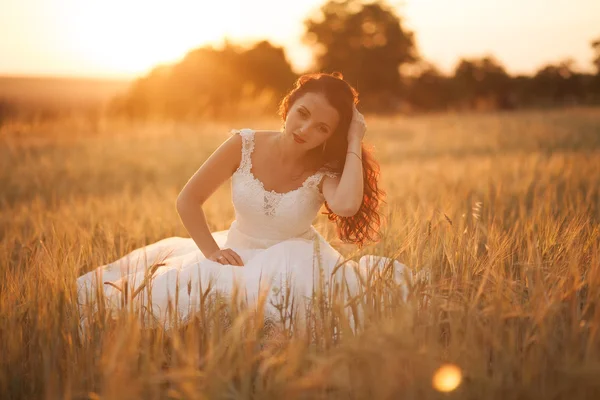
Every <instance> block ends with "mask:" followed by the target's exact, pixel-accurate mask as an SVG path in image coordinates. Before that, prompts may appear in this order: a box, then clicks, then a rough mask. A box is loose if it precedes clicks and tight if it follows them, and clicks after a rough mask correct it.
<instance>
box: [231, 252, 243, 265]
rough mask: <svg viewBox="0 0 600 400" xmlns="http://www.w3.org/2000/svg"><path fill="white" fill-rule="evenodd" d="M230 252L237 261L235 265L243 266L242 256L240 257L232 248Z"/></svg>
mask: <svg viewBox="0 0 600 400" xmlns="http://www.w3.org/2000/svg"><path fill="white" fill-rule="evenodd" d="M231 252H232V253H233V257H234V258H235V261H237V264H236V265H238V266H240V267H243V266H244V261H243V260H242V257H240V255H239V254H238V253H236V252H235V251H233V250H231Z"/></svg>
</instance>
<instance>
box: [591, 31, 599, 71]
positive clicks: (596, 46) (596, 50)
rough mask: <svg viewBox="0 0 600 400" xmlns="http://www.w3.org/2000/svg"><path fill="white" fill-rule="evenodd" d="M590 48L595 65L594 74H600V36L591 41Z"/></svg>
mask: <svg viewBox="0 0 600 400" xmlns="http://www.w3.org/2000/svg"><path fill="white" fill-rule="evenodd" d="M592 49H593V50H594V53H595V54H594V59H593V61H592V62H593V64H594V66H595V67H596V74H597V75H600V38H598V39H596V40H594V41H593V42H592Z"/></svg>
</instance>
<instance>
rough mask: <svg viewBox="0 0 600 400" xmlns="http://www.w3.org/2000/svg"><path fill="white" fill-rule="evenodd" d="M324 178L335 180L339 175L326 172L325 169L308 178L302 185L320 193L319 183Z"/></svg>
mask: <svg viewBox="0 0 600 400" xmlns="http://www.w3.org/2000/svg"><path fill="white" fill-rule="evenodd" d="M325 176H329V177H330V178H337V177H338V176H339V174H337V173H335V172H331V171H328V170H326V169H320V170H319V171H317V172H316V173H315V174H314V175H312V176H310V177H309V178H308V179H307V180H306V182H305V183H304V186H306V187H312V188H314V189H317V190H319V191H320V186H321V181H322V180H323V178H324V177H325Z"/></svg>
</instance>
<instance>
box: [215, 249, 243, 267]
mask: <svg viewBox="0 0 600 400" xmlns="http://www.w3.org/2000/svg"><path fill="white" fill-rule="evenodd" d="M208 259H209V260H211V261H214V262H218V263H219V264H223V265H235V266H238V267H243V266H244V262H243V261H242V257H240V256H239V254H238V253H236V252H235V251H233V250H231V249H220V250H217V251H215V252H214V253H212V254H211V255H210V256H208Z"/></svg>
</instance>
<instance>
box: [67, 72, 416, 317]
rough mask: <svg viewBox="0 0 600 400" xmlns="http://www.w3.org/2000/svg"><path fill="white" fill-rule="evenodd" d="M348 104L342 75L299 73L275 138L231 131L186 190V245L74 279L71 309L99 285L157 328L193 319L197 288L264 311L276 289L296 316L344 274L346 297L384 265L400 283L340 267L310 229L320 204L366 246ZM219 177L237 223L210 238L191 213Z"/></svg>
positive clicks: (366, 171) (147, 250) (170, 244)
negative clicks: (228, 190) (385, 273)
mask: <svg viewBox="0 0 600 400" xmlns="http://www.w3.org/2000/svg"><path fill="white" fill-rule="evenodd" d="M357 102H358V94H357V92H356V91H355V90H354V89H353V88H352V87H351V86H350V85H349V84H348V83H346V82H345V81H344V80H343V78H342V76H341V74H331V75H330V74H310V75H304V76H302V77H300V78H299V79H298V81H297V82H296V84H295V87H294V89H293V90H292V91H291V92H290V93H288V94H287V95H286V96H285V98H284V99H283V101H282V102H281V106H280V114H281V117H282V119H283V121H284V125H283V129H282V130H281V131H254V130H251V129H242V130H241V131H234V132H233V134H232V135H231V136H230V137H229V138H228V140H226V141H225V142H224V143H223V144H222V145H221V146H220V147H219V148H218V149H217V150H216V151H215V152H214V153H213V154H212V155H211V156H210V157H209V158H208V160H206V162H205V163H204V164H203V165H202V166H201V167H200V169H199V170H198V171H197V172H196V173H195V174H194V176H192V178H191V179H190V180H189V182H188V183H187V184H186V185H185V187H184V188H183V190H182V191H181V193H180V195H179V197H178V199H177V210H178V212H179V215H180V217H181V220H182V222H183V224H184V226H185V227H186V229H187V231H188V232H189V234H190V236H191V238H190V239H186V238H179V237H173V238H168V239H164V240H161V241H159V242H157V243H154V244H151V245H149V246H146V247H144V248H141V249H138V250H135V251H133V252H132V253H130V254H128V255H126V256H125V257H123V258H121V259H120V260H117V261H116V262H114V263H111V264H109V265H106V266H102V267H99V268H97V269H96V270H95V271H92V272H89V273H87V274H85V275H83V276H81V277H80V278H79V279H78V288H79V296H80V303H82V304H83V303H86V302H87V301H89V300H90V296H91V295H92V294H94V293H97V292H98V291H99V289H100V288H102V291H103V293H104V295H105V296H106V298H107V299H108V300H109V303H108V304H109V305H112V306H113V307H118V306H119V305H122V304H124V302H126V301H127V302H131V301H132V302H134V303H135V304H136V305H137V306H139V309H144V310H150V311H151V314H152V315H154V316H155V317H156V318H158V319H159V321H166V320H167V319H168V314H169V313H171V312H173V311H177V315H178V316H179V317H182V318H183V319H186V318H187V317H188V316H190V315H192V314H193V312H194V310H195V309H197V308H198V306H199V302H200V300H199V299H200V298H201V296H202V293H204V292H205V291H206V290H207V288H210V290H213V291H215V292H219V293H224V294H233V292H234V288H242V290H243V291H244V294H245V297H246V299H247V300H249V301H250V302H253V301H257V300H258V298H259V296H260V295H261V294H266V296H267V297H268V299H267V301H266V304H267V308H268V309H267V310H266V311H267V312H274V313H276V314H279V312H280V311H281V308H279V309H278V308H277V306H276V303H277V301H278V300H280V298H281V295H282V293H286V292H287V293H289V294H290V296H291V297H292V298H293V299H294V304H295V306H296V311H302V310H303V307H302V305H306V304H308V303H307V302H306V300H310V298H311V295H312V294H313V293H314V291H315V290H316V288H317V286H318V285H321V284H324V285H325V286H327V285H328V284H330V283H331V282H332V280H337V279H342V278H343V279H345V280H346V283H347V284H348V285H349V288H350V289H356V287H357V285H358V278H357V276H356V274H355V272H357V271H358V272H360V273H364V272H366V270H367V269H368V268H370V267H372V266H373V265H376V266H377V268H381V267H383V266H384V264H388V265H389V264H390V263H392V265H393V267H394V269H395V271H394V272H395V277H396V279H397V280H398V281H402V279H403V278H404V274H405V269H404V267H403V266H402V264H400V263H398V262H397V261H394V260H390V259H387V258H383V257H374V256H365V257H362V258H361V260H360V261H359V263H358V264H357V263H356V262H353V261H347V262H344V259H343V258H342V256H341V255H340V254H339V253H338V252H337V251H336V250H335V249H333V248H332V247H331V246H330V245H329V243H327V241H326V240H325V239H324V238H323V237H322V236H321V235H320V234H319V233H318V232H317V231H316V230H315V229H314V227H313V226H312V225H311V224H312V221H313V219H314V218H315V216H316V215H317V213H318V211H319V209H320V208H321V206H322V205H323V203H324V204H325V206H326V208H327V211H328V218H329V220H331V221H333V222H335V223H336V224H337V231H338V234H339V236H340V238H341V239H342V240H343V241H346V242H350V243H355V244H357V245H359V246H362V245H363V244H364V243H365V242H367V241H373V240H376V239H377V237H376V236H377V233H378V228H379V223H380V215H379V213H378V206H379V204H380V202H381V200H382V197H383V194H384V193H383V191H382V190H380V189H379V186H378V177H379V166H378V164H377V163H376V161H375V160H374V159H373V158H372V156H371V155H370V154H369V153H368V151H366V150H365V149H364V147H363V145H362V140H363V137H364V135H365V132H366V124H365V122H364V118H363V116H362V115H361V114H360V113H359V112H358V110H357V109H356V106H355V104H356V103H357ZM230 177H231V178H232V199H233V205H234V208H235V215H236V219H235V221H233V223H232V224H231V226H230V229H229V230H227V231H221V232H215V233H211V232H210V231H209V228H208V225H207V223H206V219H205V216H204V213H203V211H202V205H203V204H204V202H205V201H206V200H207V199H208V197H209V196H210V195H211V194H212V193H213V192H214V191H215V190H216V189H217V188H218V187H219V186H220V185H221V184H223V183H224V182H225V181H226V180H228V179H229V178H230ZM332 273H333V277H332V276H331V274H332ZM323 277H325V279H323ZM99 283H102V284H99ZM350 292H352V290H350ZM169 310H170V311H169ZM276 310H278V311H277V312H276ZM287 311H290V310H287ZM292 311H293V310H292Z"/></svg>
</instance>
